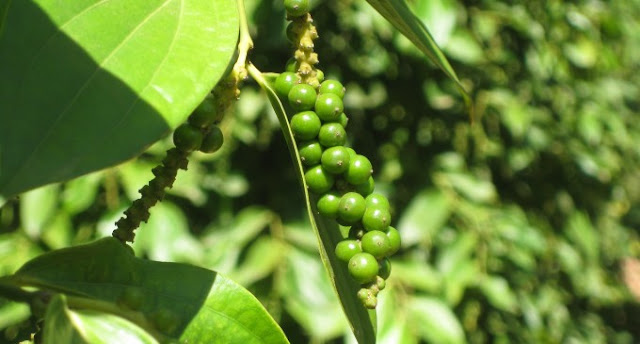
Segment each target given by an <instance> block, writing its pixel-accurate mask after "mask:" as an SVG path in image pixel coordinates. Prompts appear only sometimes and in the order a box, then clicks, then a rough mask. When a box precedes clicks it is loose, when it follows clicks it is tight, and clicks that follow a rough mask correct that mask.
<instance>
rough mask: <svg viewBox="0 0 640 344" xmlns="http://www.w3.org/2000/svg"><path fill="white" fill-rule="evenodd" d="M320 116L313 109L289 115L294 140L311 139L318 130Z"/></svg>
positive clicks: (316, 134)
mask: <svg viewBox="0 0 640 344" xmlns="http://www.w3.org/2000/svg"><path fill="white" fill-rule="evenodd" d="M320 128H321V122H320V118H318V116H317V115H316V113H315V112H313V111H303V112H299V113H297V114H295V115H293V117H291V131H292V132H293V136H294V137H295V138H296V140H300V141H302V140H311V139H314V138H315V137H316V136H318V133H319V132H320Z"/></svg>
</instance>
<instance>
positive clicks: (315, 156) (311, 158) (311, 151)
mask: <svg viewBox="0 0 640 344" xmlns="http://www.w3.org/2000/svg"><path fill="white" fill-rule="evenodd" d="M298 147H299V148H298V153H299V154H300V161H302V164H303V165H305V166H315V165H317V164H319V163H320V159H321V158H322V146H321V145H320V142H318V141H316V140H311V141H305V142H302V143H300V145H299V146H298Z"/></svg>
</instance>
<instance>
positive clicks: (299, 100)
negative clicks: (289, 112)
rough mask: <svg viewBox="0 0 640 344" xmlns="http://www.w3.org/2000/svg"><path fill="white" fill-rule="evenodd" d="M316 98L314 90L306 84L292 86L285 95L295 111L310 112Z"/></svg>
mask: <svg viewBox="0 0 640 344" xmlns="http://www.w3.org/2000/svg"><path fill="white" fill-rule="evenodd" d="M317 97H318V95H317V94H316V89H315V88H313V86H311V85H307V84H296V85H293V87H291V90H290V91H289V94H288V95H287V98H288V99H289V105H291V107H292V108H293V109H294V110H296V111H304V110H311V109H312V108H313V106H314V105H315V103H316V98H317Z"/></svg>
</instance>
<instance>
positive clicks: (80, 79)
mask: <svg viewBox="0 0 640 344" xmlns="http://www.w3.org/2000/svg"><path fill="white" fill-rule="evenodd" d="M4 9H5V7H4V6H3V9H2V10H4ZM3 19H4V18H3ZM238 27H239V21H238V11H237V9H236V6H235V2H229V1H223V0H216V1H199V0H186V1H176V0H149V1H133V2H132V1H128V0H106V1H99V0H87V1H81V2H66V3H65V5H64V6H61V5H60V3H59V2H57V1H45V0H34V1H15V2H13V3H12V4H11V6H10V7H8V13H7V14H6V20H3V29H4V32H3V34H2V36H0V75H2V76H3V77H2V78H1V79H0V147H2V148H3V149H2V154H1V155H0V165H1V166H2V169H3V170H2V173H1V174H0V194H2V195H5V196H11V195H14V194H17V193H20V192H23V191H25V190H28V189H32V188H34V187H36V186H39V185H43V184H47V183H51V182H57V181H62V180H66V179H70V178H73V177H76V176H79V175H82V174H85V173H88V172H91V171H95V170H98V169H102V168H105V167H108V166H111V165H114V164H117V163H120V162H122V161H124V160H126V159H128V158H131V157H133V156H135V155H137V154H139V153H140V152H142V151H143V150H144V149H145V148H146V147H147V146H149V145H150V144H151V143H153V142H154V141H156V140H158V139H159V138H161V137H162V136H164V135H165V134H166V133H167V132H168V131H169V130H170V129H172V128H175V127H176V126H177V125H178V124H179V123H181V122H183V121H184V120H185V119H186V117H187V116H188V115H189V113H190V112H191V111H192V110H193V109H195V107H196V106H197V105H198V103H199V102H200V101H201V100H202V99H203V98H204V96H205V94H206V93H207V92H209V91H210V90H211V89H212V88H213V86H214V85H215V84H216V82H217V81H218V80H219V79H220V78H221V77H222V75H223V73H224V72H225V70H226V68H227V65H228V64H229V61H230V60H231V57H232V55H233V53H234V51H235V43H236V41H237V37H238ZM6 147H11V149H7V148H6ZM42 171H47V173H42Z"/></svg>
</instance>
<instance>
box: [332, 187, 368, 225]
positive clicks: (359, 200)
mask: <svg viewBox="0 0 640 344" xmlns="http://www.w3.org/2000/svg"><path fill="white" fill-rule="evenodd" d="M365 208H366V207H365V202H364V197H362V195H360V194H359V193H357V192H347V193H346V194H344V195H342V197H341V198H340V205H339V207H338V218H339V219H340V220H341V221H342V222H343V223H347V224H352V223H356V222H358V221H360V220H361V219H362V215H363V214H364V211H365Z"/></svg>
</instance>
